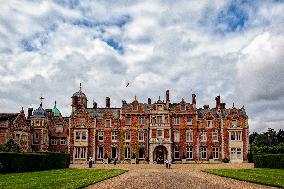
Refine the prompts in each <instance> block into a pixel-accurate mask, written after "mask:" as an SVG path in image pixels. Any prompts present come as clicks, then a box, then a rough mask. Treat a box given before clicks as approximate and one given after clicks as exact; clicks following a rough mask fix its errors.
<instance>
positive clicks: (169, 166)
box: [168, 160, 172, 169]
mask: <svg viewBox="0 0 284 189" xmlns="http://www.w3.org/2000/svg"><path fill="white" fill-rule="evenodd" d="M171 166H172V162H171V161H170V160H169V161H168V168H169V169H170V168H171Z"/></svg>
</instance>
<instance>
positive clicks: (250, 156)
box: [248, 153, 267, 163]
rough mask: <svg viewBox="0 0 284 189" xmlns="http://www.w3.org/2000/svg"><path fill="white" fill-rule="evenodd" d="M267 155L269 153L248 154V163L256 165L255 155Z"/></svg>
mask: <svg viewBox="0 0 284 189" xmlns="http://www.w3.org/2000/svg"><path fill="white" fill-rule="evenodd" d="M266 154H267V153H257V154H252V153H248V162H249V163H254V162H253V160H254V159H253V158H254V156H255V155H266Z"/></svg>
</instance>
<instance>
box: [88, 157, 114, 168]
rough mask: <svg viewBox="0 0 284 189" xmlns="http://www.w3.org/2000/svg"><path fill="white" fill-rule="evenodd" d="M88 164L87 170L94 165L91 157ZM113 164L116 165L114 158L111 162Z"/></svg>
mask: <svg viewBox="0 0 284 189" xmlns="http://www.w3.org/2000/svg"><path fill="white" fill-rule="evenodd" d="M88 163H89V168H92V166H93V163H94V161H93V159H92V157H90V158H89V161H88ZM113 164H114V165H116V158H115V159H114V160H113Z"/></svg>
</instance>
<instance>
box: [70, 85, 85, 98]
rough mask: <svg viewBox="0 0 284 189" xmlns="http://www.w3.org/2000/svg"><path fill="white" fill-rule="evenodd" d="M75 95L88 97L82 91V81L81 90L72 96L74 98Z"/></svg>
mask: <svg viewBox="0 0 284 189" xmlns="http://www.w3.org/2000/svg"><path fill="white" fill-rule="evenodd" d="M73 97H78V98H86V95H85V94H84V93H83V92H82V85H81V83H80V89H79V91H77V92H76V93H74V94H73V95H72V98H73Z"/></svg>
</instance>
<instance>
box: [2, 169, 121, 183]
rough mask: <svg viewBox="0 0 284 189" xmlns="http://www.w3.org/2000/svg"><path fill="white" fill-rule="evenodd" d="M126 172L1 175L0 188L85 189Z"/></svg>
mask: <svg viewBox="0 0 284 189" xmlns="http://www.w3.org/2000/svg"><path fill="white" fill-rule="evenodd" d="M125 172H126V171H125V170H119V169H57V170H49V171H37V172H24V173H8V174H0V188H83V187H86V186H88V185H90V184H94V183H97V182H100V181H102V180H105V179H109V178H112V177H115V176H117V175H120V174H122V173H125Z"/></svg>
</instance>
